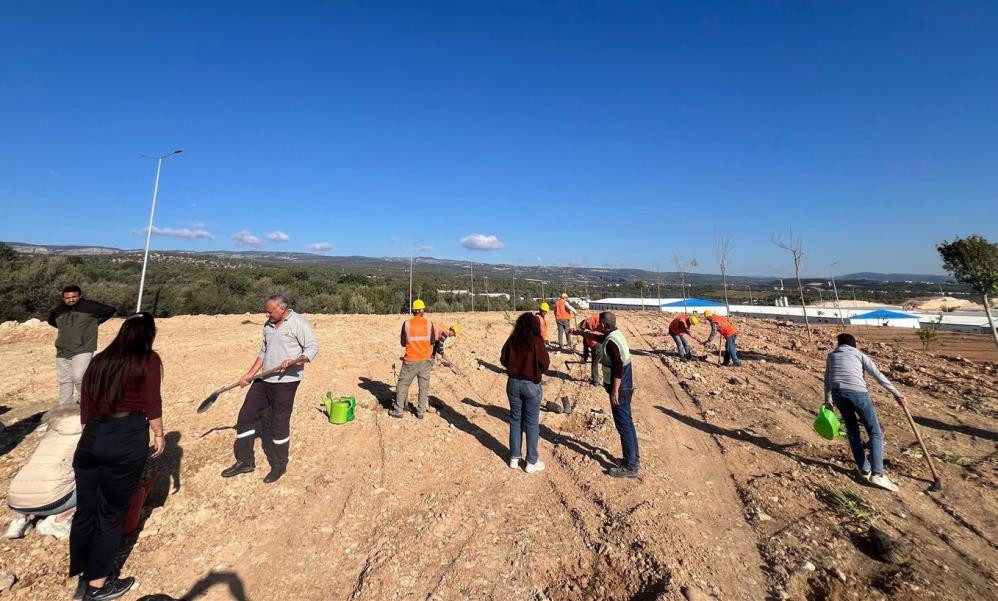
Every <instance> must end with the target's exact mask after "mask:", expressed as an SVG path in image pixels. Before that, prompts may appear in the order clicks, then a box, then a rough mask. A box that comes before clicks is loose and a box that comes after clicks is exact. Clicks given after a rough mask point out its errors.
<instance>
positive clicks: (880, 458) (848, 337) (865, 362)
mask: <svg viewBox="0 0 998 601" xmlns="http://www.w3.org/2000/svg"><path fill="white" fill-rule="evenodd" d="M837 342H838V346H837V347H835V350H833V351H832V352H831V353H829V354H828V358H827V359H826V361H825V404H831V403H832V402H834V403H835V406H836V407H838V409H839V413H841V415H842V422H843V423H844V424H845V426H846V434H847V435H848V437H849V447H850V449H852V455H853V459H855V461H856V468H857V470H858V476H859V478H860V479H861V480H863V481H865V482H869V483H870V484H872V485H874V486H879V487H880V488H884V489H887V490H889V491H891V492H897V491H898V485H897V484H896V483H894V482H892V481H891V479H890V478H888V477H887V474H885V473H884V432H883V430H881V428H880V421H879V420H878V419H877V412H876V410H875V409H874V408H873V399H871V398H870V394H869V391H868V390H867V386H866V380H865V379H864V378H863V375H864V374H869V375H871V376H873V379H875V380H876V381H877V383H878V384H880V385H881V386H883V388H884V390H886V391H887V392H889V393H891V395H892V396H893V397H894V400H895V401H897V403H898V404H899V405H901V406H902V407H903V406H904V404H905V402H906V400H905V397H904V395H903V394H901V393H900V392H898V389H897V388H895V387H894V385H893V384H891V381H890V380H888V379H887V378H886V377H885V376H884V374H882V373H880V370H879V369H877V365H876V364H875V363H874V362H873V360H872V359H870V358H869V357H868V356H866V354H865V353H863V352H862V351H860V350H859V349H858V348H856V338H855V337H853V335H852V334H839V336H838V340H837ZM860 424H862V425H863V428H864V429H865V430H866V435H867V437H869V439H870V455H869V457H867V454H866V449H865V448H864V446H863V439H862V438H861V437H860V433H859V426H860Z"/></svg>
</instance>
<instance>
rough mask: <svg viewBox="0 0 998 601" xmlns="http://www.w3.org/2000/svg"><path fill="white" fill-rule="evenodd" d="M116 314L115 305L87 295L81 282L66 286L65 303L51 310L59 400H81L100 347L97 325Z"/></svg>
mask: <svg viewBox="0 0 998 601" xmlns="http://www.w3.org/2000/svg"><path fill="white" fill-rule="evenodd" d="M112 317H114V309H113V308H112V307H109V306H107V305H105V304H103V303H98V302H96V301H92V300H87V299H84V298H83V291H82V290H80V287H79V286H75V285H72V286H66V287H65V288H63V289H62V303H60V304H59V306H58V307H56V308H55V309H52V311H51V312H50V313H49V325H50V326H52V327H53V328H56V329H57V330H58V331H59V333H58V334H57V335H56V338H55V371H56V375H57V376H58V378H59V403H60V404H65V403H71V402H72V401H73V391H74V390H75V391H76V395H77V400H76V402H79V394H80V384H81V383H82V382H83V374H84V373H85V372H86V371H87V366H89V365H90V359H91V358H92V357H93V356H94V352H95V351H96V350H97V326H98V325H100V324H102V323H104V322H105V321H107V320H109V319H111V318H112Z"/></svg>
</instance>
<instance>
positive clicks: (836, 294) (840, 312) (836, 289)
mask: <svg viewBox="0 0 998 601" xmlns="http://www.w3.org/2000/svg"><path fill="white" fill-rule="evenodd" d="M838 264H839V262H838V261H836V262H834V263H832V264H831V265H829V267H835V266H836V265H838ZM832 290H833V291H834V292H835V309H836V310H837V311H838V313H839V325H840V326H842V325H845V321H844V320H843V319H842V307H841V306H839V288H838V286H836V285H835V276H834V275H833V276H832Z"/></svg>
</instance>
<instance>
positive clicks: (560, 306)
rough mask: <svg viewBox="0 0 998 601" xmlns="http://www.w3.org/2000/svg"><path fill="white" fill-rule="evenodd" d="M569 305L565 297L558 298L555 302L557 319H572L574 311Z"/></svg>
mask: <svg viewBox="0 0 998 601" xmlns="http://www.w3.org/2000/svg"><path fill="white" fill-rule="evenodd" d="M567 305H568V301H567V300H565V299H563V298H559V299H558V300H556V301H555V302H554V318H555V319H562V320H569V319H572V312H571V311H569V310H568V306H567Z"/></svg>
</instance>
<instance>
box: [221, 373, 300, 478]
mask: <svg viewBox="0 0 998 601" xmlns="http://www.w3.org/2000/svg"><path fill="white" fill-rule="evenodd" d="M299 384H301V382H278V383H271V382H262V381H260V380H257V381H256V382H253V383H252V384H251V385H250V389H249V392H247V393H246V400H244V401H243V406H242V409H240V410H239V417H238V418H237V419H236V442H235V444H234V445H233V452H234V453H235V455H236V460H237V461H242V462H243V463H246V464H249V465H255V464H256V460H255V459H254V458H253V440H254V439H256V420H257V418H258V417H259V416H260V414H261V413H262V412H263V410H264V409H266V408H267V407H270V410H271V413H272V421H271V422H270V434H271V436H273V437H274V438H273V444H274V446H273V451H272V453H271V455H272V456H271V457H270V460H271V467H287V465H288V446H289V445H290V441H291V410H292V409H293V408H294V403H295V392H296V391H297V390H298V385H299Z"/></svg>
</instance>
